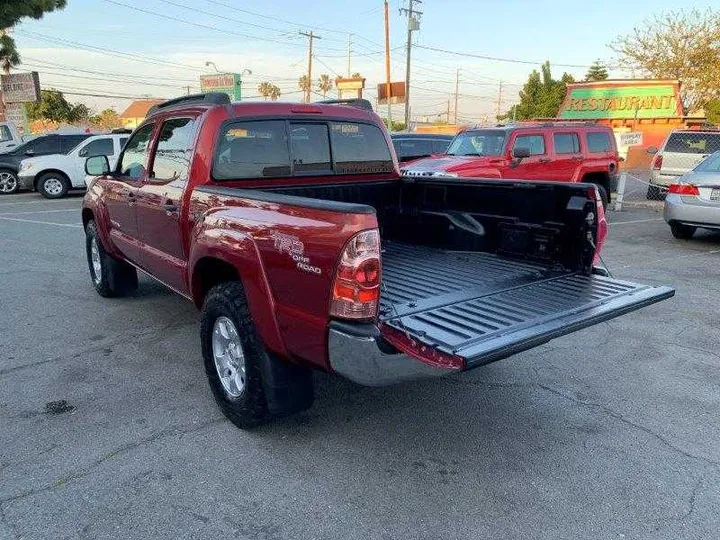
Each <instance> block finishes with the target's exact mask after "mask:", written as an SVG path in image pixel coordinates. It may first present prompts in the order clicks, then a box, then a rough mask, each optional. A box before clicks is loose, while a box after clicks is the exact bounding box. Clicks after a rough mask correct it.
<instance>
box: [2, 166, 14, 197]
mask: <svg viewBox="0 0 720 540" xmlns="http://www.w3.org/2000/svg"><path fill="white" fill-rule="evenodd" d="M17 190H18V178H17V175H16V174H15V173H14V172H12V171H10V170H8V169H2V170H0V193H2V194H3V195H9V194H11V193H15V192H16V191H17Z"/></svg>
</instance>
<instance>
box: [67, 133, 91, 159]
mask: <svg viewBox="0 0 720 540" xmlns="http://www.w3.org/2000/svg"><path fill="white" fill-rule="evenodd" d="M87 138H88V135H63V136H62V137H60V151H61V152H62V153H63V154H67V153H68V152H70V150H72V149H73V148H75V147H76V146H77V145H78V144H80V143H81V142H83V141H84V140H85V139H87Z"/></svg>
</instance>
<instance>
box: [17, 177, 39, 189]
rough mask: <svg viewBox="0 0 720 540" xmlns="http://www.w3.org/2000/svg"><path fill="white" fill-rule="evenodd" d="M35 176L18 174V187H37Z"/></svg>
mask: <svg viewBox="0 0 720 540" xmlns="http://www.w3.org/2000/svg"><path fill="white" fill-rule="evenodd" d="M34 184H35V177H34V176H18V188H19V189H34V188H35V185H34Z"/></svg>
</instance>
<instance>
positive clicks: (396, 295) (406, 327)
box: [380, 243, 673, 367]
mask: <svg viewBox="0 0 720 540" xmlns="http://www.w3.org/2000/svg"><path fill="white" fill-rule="evenodd" d="M383 246H384V249H383V253H382V256H383V269H382V271H383V277H382V279H383V288H382V293H381V294H382V295H381V310H380V319H381V321H382V322H383V323H384V324H386V325H388V326H390V327H392V328H394V329H396V330H400V331H402V332H404V333H407V334H409V335H411V336H413V337H414V338H416V339H418V340H420V341H422V342H423V343H425V344H426V345H430V346H433V347H436V348H437V349H438V350H440V351H442V352H444V353H448V354H453V355H457V356H461V357H463V358H464V359H465V361H466V363H467V366H468V367H475V366H477V365H482V364H486V363H489V362H492V361H495V360H499V359H501V358H504V357H506V356H509V355H511V354H514V353H516V352H519V351H521V350H525V349H528V348H530V347H533V346H536V345H538V344H540V343H544V342H546V341H549V340H550V339H552V338H554V337H557V336H560V335H564V334H567V333H570V332H572V331H574V330H578V329H580V328H584V327H587V326H590V325H592V324H596V323H598V322H601V321H603V320H607V319H610V318H613V317H616V316H618V315H620V314H622V313H625V312H627V311H633V310H635V309H638V307H641V306H642V305H648V304H651V303H654V302H657V301H659V300H662V299H664V298H668V297H670V296H672V294H673V291H672V289H669V288H657V287H650V286H646V285H637V284H634V283H628V282H624V281H618V280H615V279H610V278H606V277H603V276H600V275H590V276H587V275H583V274H580V273H577V272H568V271H563V270H562V269H561V268H548V267H546V266H543V265H540V264H535V263H531V262H526V261H519V260H511V259H507V258H503V257H499V256H497V255H493V254H488V253H478V252H453V251H445V250H440V249H433V248H428V247H422V246H411V245H407V244H397V243H385V244H383Z"/></svg>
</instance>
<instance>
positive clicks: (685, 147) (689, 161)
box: [647, 130, 720, 200]
mask: <svg viewBox="0 0 720 540" xmlns="http://www.w3.org/2000/svg"><path fill="white" fill-rule="evenodd" d="M718 150H720V131H712V130H703V131H696V130H692V131H691V130H677V131H673V132H672V133H670V135H669V136H668V138H667V139H665V142H664V143H663V145H662V146H661V147H660V148H659V149H658V148H656V147H654V146H651V147H650V148H648V150H647V151H648V153H650V154H654V157H653V159H652V161H651V162H650V185H649V186H648V191H647V198H648V199H652V200H658V199H661V198H662V196H663V195H664V193H665V189H666V188H667V187H668V186H669V185H670V184H674V183H675V182H677V181H678V179H679V177H680V176H682V175H684V174H685V173H687V172H690V171H692V170H693V169H694V168H695V166H696V165H697V164H698V163H700V162H701V161H703V160H704V159H705V158H706V157H708V156H709V155H710V154H712V153H713V152H717V151H718Z"/></svg>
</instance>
